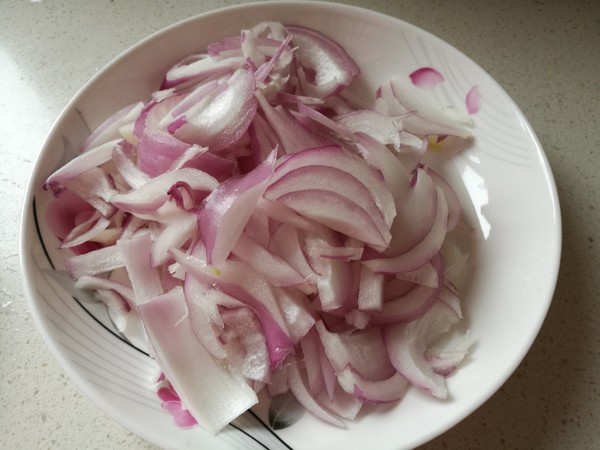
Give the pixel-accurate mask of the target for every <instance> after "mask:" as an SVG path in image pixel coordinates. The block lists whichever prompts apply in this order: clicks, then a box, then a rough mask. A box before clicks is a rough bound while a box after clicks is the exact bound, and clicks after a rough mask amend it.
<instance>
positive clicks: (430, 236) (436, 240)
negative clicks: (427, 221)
mask: <svg viewBox="0 0 600 450" xmlns="http://www.w3.org/2000/svg"><path fill="white" fill-rule="evenodd" d="M435 190H436V195H437V202H436V203H437V208H436V212H435V219H434V221H433V223H432V224H431V228H430V229H429V231H428V233H427V235H426V236H424V237H423V238H422V240H421V241H419V242H418V243H417V244H416V245H415V246H414V247H412V248H410V249H409V250H408V251H406V252H404V253H401V254H399V255H398V256H390V257H387V258H376V259H370V260H367V261H364V264H365V265H367V266H368V267H369V268H370V269H371V270H372V271H374V272H382V273H398V272H410V271H413V270H415V269H418V268H419V267H421V266H423V265H424V264H425V263H426V262H427V261H429V260H430V259H431V258H432V257H433V256H434V255H435V254H436V253H438V252H439V250H440V248H441V247H442V244H443V242H444V239H445V238H446V231H447V227H448V225H447V224H448V204H447V202H446V199H445V197H444V193H443V192H442V190H441V188H438V187H437V186H436V188H435Z"/></svg>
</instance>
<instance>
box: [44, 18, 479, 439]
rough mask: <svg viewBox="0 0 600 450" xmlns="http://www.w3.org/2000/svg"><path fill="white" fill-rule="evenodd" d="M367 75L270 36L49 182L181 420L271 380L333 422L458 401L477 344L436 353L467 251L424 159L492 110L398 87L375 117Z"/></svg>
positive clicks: (427, 76)
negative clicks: (418, 397) (411, 397)
mask: <svg viewBox="0 0 600 450" xmlns="http://www.w3.org/2000/svg"><path fill="white" fill-rule="evenodd" d="M358 74H359V69H358V67H357V66H356V64H355V63H354V62H353V61H352V59H351V58H350V57H349V55H348V54H347V53H346V52H345V51H344V49H343V48H341V47H340V46H339V45H338V44H337V43H335V42H333V41H332V40H331V39H330V38H328V37H326V36H325V35H323V34H322V33H319V32H316V31H313V30H309V29H305V28H302V27H288V28H287V29H286V28H285V27H284V26H283V25H281V24H279V23H276V22H264V23H261V24H258V25H257V26H255V27H252V28H251V29H248V30H242V31H241V33H240V35H239V36H235V37H226V38H224V39H223V40H221V41H219V42H216V43H213V44H212V45H210V46H209V49H208V54H202V55H192V56H191V57H189V58H185V59H183V60H182V61H181V62H180V63H178V64H177V65H176V66H174V67H173V68H172V69H171V70H170V71H169V73H168V74H167V76H166V78H165V81H164V83H163V86H162V90H159V91H156V92H154V93H153V94H152V97H151V99H150V101H149V102H148V103H147V104H146V105H143V104H142V103H139V104H136V105H133V106H132V107H131V108H129V109H126V110H123V111H121V112H118V113H117V114H115V115H114V116H112V117H111V118H109V119H108V120H107V121H106V123H105V124H104V125H102V126H101V127H100V128H99V129H98V130H97V131H96V132H94V133H93V135H92V136H91V137H90V139H89V140H88V142H87V143H86V147H84V149H85V150H87V151H86V152H85V153H84V154H83V155H81V156H79V157H78V158H76V159H75V160H73V162H71V163H69V164H68V165H66V166H64V167H63V168H62V169H59V170H58V171H57V172H55V173H54V174H53V175H51V176H50V177H49V178H48V180H47V182H46V184H45V188H46V189H48V190H51V191H52V192H53V193H54V194H55V195H59V196H58V197H56V198H55V199H54V200H53V202H54V203H53V206H52V207H51V208H50V212H49V213H48V217H49V222H50V224H51V228H52V229H53V230H54V231H55V233H56V235H57V237H58V238H59V239H60V240H61V241H62V243H63V247H69V248H71V249H72V251H73V252H74V253H75V254H76V256H72V257H70V258H67V260H66V263H65V267H66V268H67V269H68V271H69V272H70V274H71V276H73V277H74V278H75V279H78V280H79V281H78V282H77V286H78V287H80V288H85V289H90V290H91V291H93V293H94V295H95V296H96V298H97V299H98V300H99V301H101V302H103V303H105V305H106V307H107V309H108V311H109V315H110V317H111V320H113V321H114V323H115V325H116V327H117V329H118V330H121V331H122V332H123V333H124V334H125V335H126V337H127V338H128V339H130V340H131V341H132V342H139V340H140V337H141V338H142V339H144V340H147V341H148V343H149V344H150V350H151V353H152V355H153V356H155V357H156V359H157V361H158V363H159V365H160V367H161V369H162V370H163V371H164V374H165V376H166V379H164V380H163V381H162V382H161V387H159V394H160V396H161V400H162V403H163V408H164V409H165V410H167V411H168V412H169V413H170V414H171V415H172V416H173V417H174V419H175V420H176V422H177V423H179V425H180V426H184V427H188V426H193V425H194V424H195V423H196V422H199V423H200V424H201V426H204V427H205V428H207V429H208V430H209V431H211V432H216V431H217V430H219V429H220V428H222V427H223V426H224V424H225V423H227V422H228V421H230V420H232V419H233V418H235V417H236V416H237V415H239V414H240V413H241V412H243V411H244V410H246V409H247V408H248V407H250V406H251V405H252V404H254V403H255V402H256V401H257V400H256V396H255V394H254V392H253V390H256V391H258V390H261V389H263V388H265V387H266V389H267V392H268V393H269V394H270V395H280V394H283V393H286V392H288V391H290V390H291V391H292V393H293V394H294V395H295V396H296V397H297V398H298V400H299V401H300V403H301V404H302V405H304V406H305V407H306V408H307V409H308V410H310V411H311V412H312V413H313V414H315V415H316V416H317V417H320V418H321V419H323V420H325V421H328V422H330V423H333V424H335V425H336V426H344V425H343V422H342V421H341V419H340V418H347V419H353V418H355V417H356V415H357V414H358V412H359V411H360V409H361V407H362V405H363V404H364V403H384V402H392V401H397V400H399V399H401V398H402V396H403V395H404V393H405V391H406V389H407V387H408V385H409V382H410V383H412V384H415V385H417V386H419V387H420V388H421V389H423V390H425V391H428V392H431V393H432V394H433V395H434V396H437V397H444V396H445V395H446V391H445V386H444V377H445V376H447V375H449V374H450V373H452V372H453V371H454V370H455V369H456V367H457V366H458V365H459V364H460V363H461V361H462V360H463V359H464V357H465V354H466V352H467V350H468V347H469V341H468V340H467V339H457V340H453V339H454V336H453V335H452V336H450V335H448V338H447V339H445V340H444V341H442V340H437V338H438V336H439V335H440V334H441V333H443V332H444V331H445V330H446V329H449V327H450V326H451V325H453V324H454V323H456V322H457V321H458V320H459V319H460V318H461V316H462V311H461V305H460V301H459V297H458V295H457V291H458V289H457V285H458V283H459V281H460V278H461V276H462V274H463V272H464V271H465V267H466V266H465V264H466V263H465V259H466V256H465V255H466V253H465V252H463V250H462V249H461V248H459V247H458V245H454V244H452V243H451V242H450V241H449V239H446V236H447V233H448V232H449V231H451V230H454V229H465V228H466V226H465V225H464V224H461V223H460V204H459V202H458V197H457V196H456V193H455V192H454V191H453V190H452V188H451V186H450V185H449V184H448V183H447V182H446V181H445V180H444V179H443V178H442V177H441V176H440V175H439V174H437V173H436V172H434V171H433V170H432V169H431V168H430V167H429V165H430V164H432V163H433V162H435V159H433V158H432V157H431V156H430V153H426V151H427V146H428V141H431V143H432V144H433V145H435V143H436V142H439V141H441V140H445V139H446V136H450V137H449V138H448V139H453V138H452V136H467V135H469V133H470V126H471V123H472V119H471V118H470V117H469V114H473V113H475V112H476V111H477V109H478V108H479V107H480V105H481V98H480V95H479V93H478V90H477V88H476V87H474V88H473V89H472V90H471V91H470V92H469V94H468V95H467V100H466V103H467V113H468V114H465V113H464V112H462V111H461V110H459V109H456V108H454V109H446V110H442V111H440V110H439V109H438V108H437V107H435V106H433V104H430V103H429V102H427V101H426V100H425V97H423V96H422V94H426V93H424V92H423V91H419V90H418V89H415V87H414V86H413V85H411V84H410V81H407V80H398V79H396V80H390V81H388V82H385V83H383V84H382V85H381V87H380V89H379V90H378V92H377V93H376V95H377V97H378V98H377V100H376V104H375V108H374V109H371V106H370V105H366V104H365V102H364V101H363V100H361V99H359V98H357V97H356V96H354V95H352V94H351V93H349V92H346V91H345V92H343V93H342V90H343V89H344V88H345V87H346V86H348V84H349V83H350V82H351V81H352V79H353V78H354V77H355V76H356V75H358ZM410 78H411V80H412V82H413V84H414V85H418V86H421V87H425V86H429V87H433V86H435V85H436V84H438V83H440V82H441V81H443V77H441V75H440V74H439V73H438V72H436V71H434V70H432V69H430V68H422V69H420V70H417V71H415V72H413V73H412V74H411V76H410ZM111 136H112V137H111ZM111 139H112V141H111ZM448 142H449V141H448ZM445 143H446V141H445ZM67 203H68V205H67ZM54 209H55V211H54ZM62 214H64V217H60V218H59V217H57V216H58V215H62ZM115 242H116V244H114V243H115ZM102 246H104V247H103V248H99V247H102ZM442 254H443V255H444V258H445V259H446V260H447V261H448V263H447V264H446V266H444V264H443V262H444V261H443V260H442ZM230 255H231V256H230ZM105 277H106V278H105ZM142 326H143V327H144V328H143V330H142V328H141V327H142ZM140 330H142V331H144V330H145V334H144V333H140ZM434 340H435V341H436V342H435V344H436V346H435V347H434V346H433V345H432V344H433V342H434ZM144 344H145V342H142V343H141V345H144ZM167 380H168V381H167ZM169 381H171V382H172V385H171V384H169ZM230 395H233V397H229V396H230ZM206 396H208V397H206ZM207 402H208V403H207ZM211 402H216V403H215V404H216V405H217V406H215V407H213V406H210V405H211ZM207 405H208V406H207Z"/></svg>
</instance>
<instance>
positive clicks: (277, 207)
mask: <svg viewBox="0 0 600 450" xmlns="http://www.w3.org/2000/svg"><path fill="white" fill-rule="evenodd" d="M256 206H257V208H258V209H259V210H260V211H262V212H263V213H264V214H266V215H267V216H268V217H269V218H271V219H273V220H276V221H277V222H280V223H286V224H289V225H292V226H294V227H296V228H298V229H301V230H306V231H313V230H315V224H314V223H313V222H311V221H310V220H308V219H306V218H304V217H302V216H300V215H298V214H296V212H295V211H294V210H293V209H291V208H289V207H288V206H285V205H284V204H283V203H279V202H273V201H270V200H267V199H266V198H264V197H263V198H261V199H260V200H259V201H258V205H256Z"/></svg>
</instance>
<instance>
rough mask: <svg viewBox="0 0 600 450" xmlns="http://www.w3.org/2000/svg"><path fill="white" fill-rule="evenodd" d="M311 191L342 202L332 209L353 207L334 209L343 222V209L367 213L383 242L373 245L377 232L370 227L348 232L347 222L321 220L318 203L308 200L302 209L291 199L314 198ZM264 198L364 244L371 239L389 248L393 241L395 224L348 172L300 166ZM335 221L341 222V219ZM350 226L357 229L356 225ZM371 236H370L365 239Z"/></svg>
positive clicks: (268, 190) (273, 184) (283, 176)
mask: <svg viewBox="0 0 600 450" xmlns="http://www.w3.org/2000/svg"><path fill="white" fill-rule="evenodd" d="M307 186H310V189H306V187H307ZM317 191H318V192H317ZM311 192H312V193H314V194H313V195H318V196H322V195H323V194H325V195H324V196H325V197H332V196H333V197H339V202H332V203H333V204H332V208H336V206H338V204H339V205H341V204H349V206H346V207H342V206H340V207H339V208H336V209H337V211H335V210H334V209H332V210H331V213H332V215H334V216H335V217H334V218H336V219H340V218H341V219H342V220H341V221H340V222H344V221H345V220H347V219H345V218H343V216H342V214H341V212H342V211H343V210H346V211H347V209H348V208H353V209H354V210H359V209H360V210H364V211H365V212H366V214H367V216H368V218H369V220H367V222H368V223H369V226H370V228H372V227H373V226H375V228H376V231H375V232H376V233H378V234H379V235H380V236H381V238H382V241H380V242H372V238H371V237H370V236H372V234H373V232H372V230H371V229H370V228H367V226H363V225H358V226H359V230H358V231H354V232H347V231H345V230H348V226H345V225H344V224H343V223H342V224H338V223H336V224H335V225H333V222H332V221H331V220H330V219H329V218H323V217H319V216H318V214H319V213H318V211H319V205H316V204H315V203H316V202H311V201H310V200H308V199H307V200H306V201H305V205H306V207H302V205H298V204H297V202H294V201H291V200H290V199H291V198H294V197H293V196H294V195H295V194H297V195H298V196H300V195H302V197H308V196H310V195H311V194H310V193H311ZM338 192H343V195H339V194H338ZM300 193H303V194H300ZM330 194H331V195H330ZM264 195H265V198H266V199H268V200H277V201H278V202H280V203H283V204H284V205H286V206H288V207H290V208H291V209H293V210H294V211H296V212H297V213H299V214H301V215H303V216H304V217H308V218H310V219H312V220H315V221H316V222H319V223H322V224H324V225H327V226H329V227H330V228H332V229H334V230H337V231H340V232H343V233H346V234H347V235H348V236H352V237H355V238H357V239H360V240H361V241H363V242H368V241H369V240H371V242H368V243H372V244H375V245H385V243H386V242H389V241H390V240H391V238H392V236H391V234H390V233H389V227H390V225H391V221H389V222H387V221H386V218H385V217H384V216H383V213H382V211H381V210H380V209H379V208H378V206H377V203H376V200H375V199H374V198H373V196H372V195H371V192H370V191H369V190H368V189H367V187H365V186H364V185H363V184H362V183H361V182H360V180H358V179H357V178H356V177H354V176H353V175H351V174H350V173H348V172H346V171H344V170H340V169H337V168H335V167H327V166H305V167H299V168H297V169H295V170H291V171H289V172H287V173H285V174H283V175H281V176H279V178H278V179H277V181H275V182H273V183H270V184H269V186H268V187H267V189H266V191H265V194H264ZM349 202H352V203H353V204H350V203H349ZM292 205H296V206H292ZM324 206H325V205H324ZM350 214H352V212H350ZM349 219H350V221H351V222H353V221H354V220H360V219H358V218H357V217H355V218H354V220H352V219H351V218H349ZM335 222H338V220H336V221H335ZM347 225H350V227H352V228H354V227H353V224H347ZM363 231H364V232H363ZM367 233H368V235H369V236H365V234H367Z"/></svg>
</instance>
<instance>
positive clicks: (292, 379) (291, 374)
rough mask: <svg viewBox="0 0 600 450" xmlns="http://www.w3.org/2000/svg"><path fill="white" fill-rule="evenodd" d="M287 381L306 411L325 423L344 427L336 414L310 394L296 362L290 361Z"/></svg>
mask: <svg viewBox="0 0 600 450" xmlns="http://www.w3.org/2000/svg"><path fill="white" fill-rule="evenodd" d="M288 383H289V385H290V390H291V391H292V392H293V393H294V396H295V397H296V398H297V399H298V401H299V402H300V403H301V404H302V406H304V407H305V408H306V409H307V410H308V411H310V412H311V413H312V414H314V415H315V416H316V417H318V418H319V419H321V420H324V421H325V422H327V423H330V424H332V425H335V426H337V427H340V428H345V427H346V424H344V422H342V421H341V420H340V419H338V418H337V417H336V416H334V415H333V414H331V413H330V412H328V411H327V410H326V409H324V408H323V407H322V406H321V405H319V404H318V403H317V401H316V400H315V399H314V397H313V396H312V395H310V392H309V390H308V389H307V388H306V385H305V384H304V380H303V379H302V374H301V373H300V371H299V369H298V365H297V363H292V364H290V365H289V368H288Z"/></svg>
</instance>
